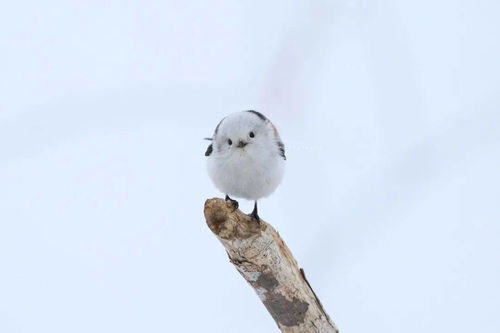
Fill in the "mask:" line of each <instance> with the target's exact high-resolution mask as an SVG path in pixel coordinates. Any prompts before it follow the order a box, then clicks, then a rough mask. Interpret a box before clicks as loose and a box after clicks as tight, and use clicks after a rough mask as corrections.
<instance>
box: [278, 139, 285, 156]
mask: <svg viewBox="0 0 500 333" xmlns="http://www.w3.org/2000/svg"><path fill="white" fill-rule="evenodd" d="M278 149H279V151H280V156H281V157H283V159H284V160H285V161H286V156H285V145H284V144H283V142H281V141H278Z"/></svg>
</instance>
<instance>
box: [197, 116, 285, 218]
mask: <svg viewBox="0 0 500 333" xmlns="http://www.w3.org/2000/svg"><path fill="white" fill-rule="evenodd" d="M207 140H211V141H212V143H211V144H210V145H209V146H208V148H207V151H206V152H205V156H207V157H208V159H207V169H208V174H209V176H210V178H211V179H212V182H213V183H214V184H215V186H216V187H217V188H218V189H219V190H221V191H222V192H224V193H225V194H226V200H230V201H231V202H232V203H233V205H234V206H235V207H236V208H237V207H238V202H237V201H236V200H233V199H231V198H230V197H236V198H244V199H248V200H254V201H255V205H254V209H253V212H252V213H251V214H250V216H252V217H253V218H254V219H256V220H257V221H259V215H258V213H257V200H259V199H260V198H264V197H267V196H269V195H270V194H271V193H273V192H274V190H275V189H276V188H277V187H278V185H279V184H280V183H281V180H282V178H283V173H284V170H285V160H286V157H285V145H284V144H283V142H282V141H281V138H280V136H279V134H278V130H277V129H276V127H274V125H273V124H272V123H271V121H269V119H267V118H266V117H265V116H264V115H263V114H261V113H260V112H257V111H253V110H249V111H242V112H237V113H233V114H231V115H229V116H227V117H225V118H223V119H222V120H221V121H220V122H219V124H218V125H217V127H216V128H215V131H214V134H213V136H212V138H208V139H207Z"/></svg>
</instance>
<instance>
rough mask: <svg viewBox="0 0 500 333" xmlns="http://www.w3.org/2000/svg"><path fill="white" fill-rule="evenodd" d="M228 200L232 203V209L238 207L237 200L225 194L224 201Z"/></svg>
mask: <svg viewBox="0 0 500 333" xmlns="http://www.w3.org/2000/svg"><path fill="white" fill-rule="evenodd" d="M228 200H229V201H231V204H232V205H233V207H234V209H238V207H239V206H240V204H239V203H238V201H236V200H233V199H231V198H230V197H229V195H227V194H226V201H228Z"/></svg>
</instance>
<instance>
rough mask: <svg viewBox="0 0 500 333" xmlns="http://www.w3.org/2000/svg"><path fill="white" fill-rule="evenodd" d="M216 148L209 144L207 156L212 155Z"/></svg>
mask: <svg viewBox="0 0 500 333" xmlns="http://www.w3.org/2000/svg"><path fill="white" fill-rule="evenodd" d="M213 150H214V148H213V146H212V144H209V145H208V147H207V151H206V152H205V156H210V154H212V151H213Z"/></svg>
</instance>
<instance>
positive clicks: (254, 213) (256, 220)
mask: <svg viewBox="0 0 500 333" xmlns="http://www.w3.org/2000/svg"><path fill="white" fill-rule="evenodd" d="M248 216H250V217H251V218H252V220H254V221H255V222H257V224H258V225H260V217H259V214H257V213H256V212H251V213H250V214H248Z"/></svg>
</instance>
